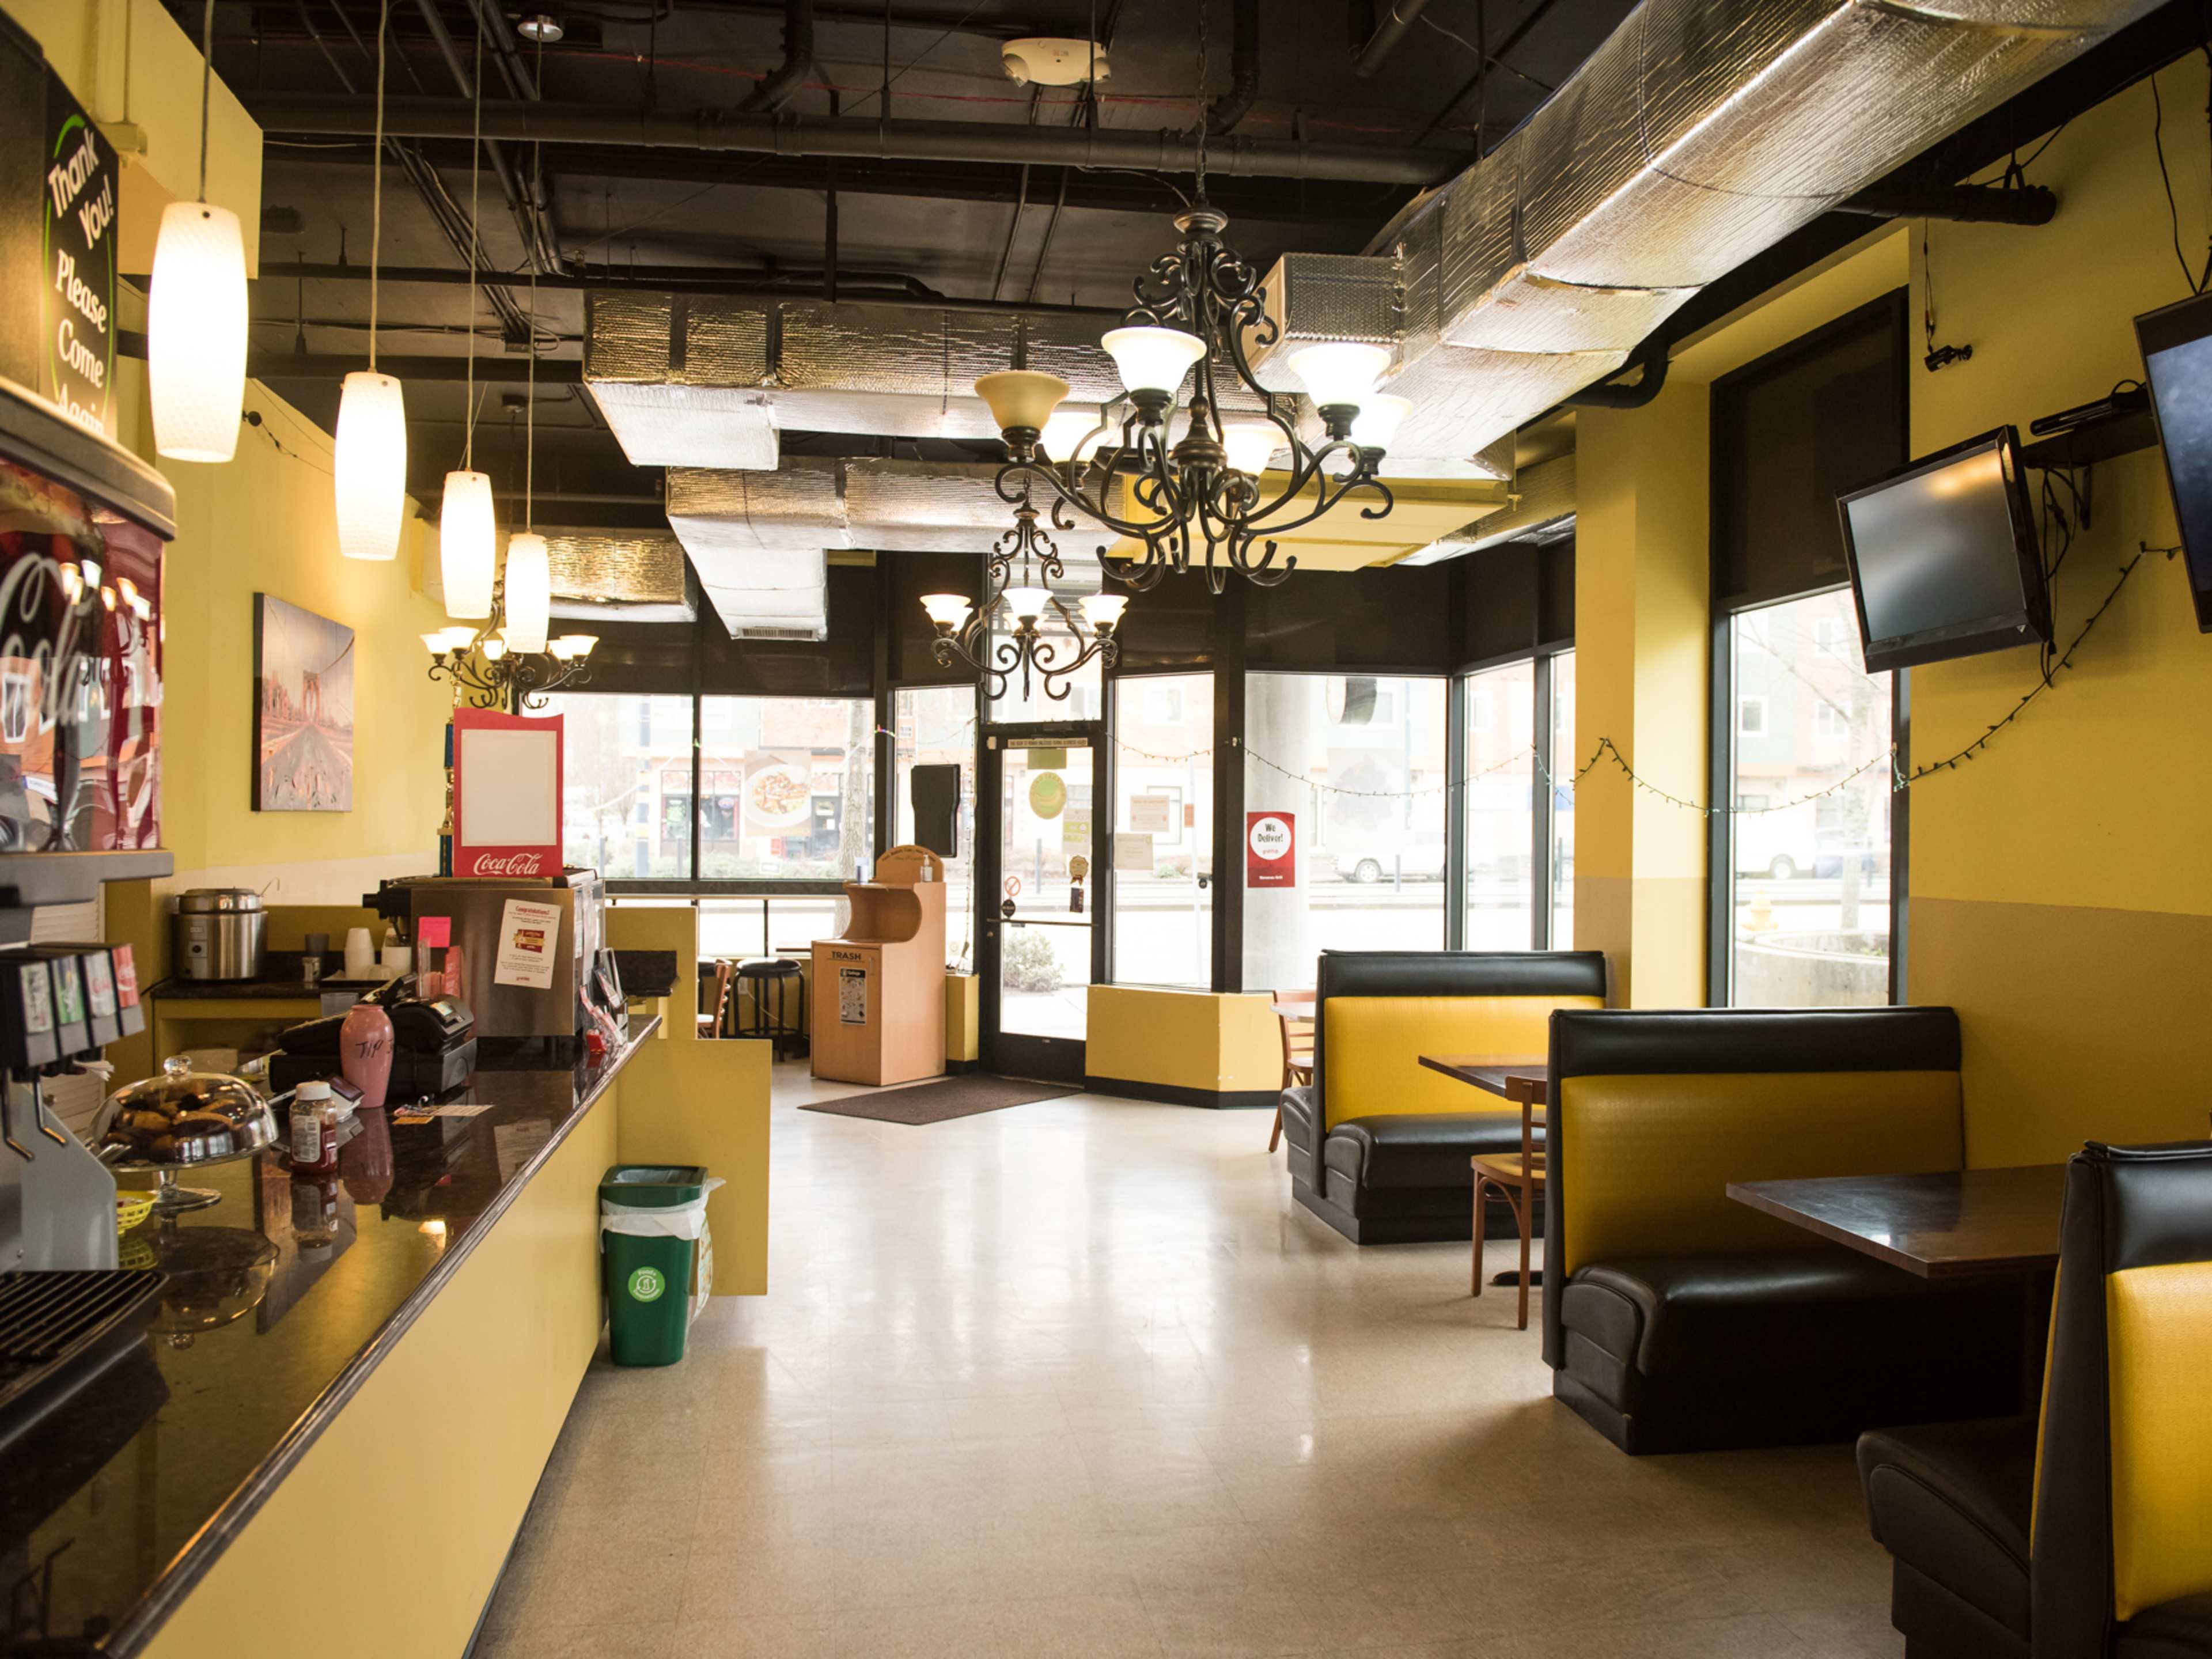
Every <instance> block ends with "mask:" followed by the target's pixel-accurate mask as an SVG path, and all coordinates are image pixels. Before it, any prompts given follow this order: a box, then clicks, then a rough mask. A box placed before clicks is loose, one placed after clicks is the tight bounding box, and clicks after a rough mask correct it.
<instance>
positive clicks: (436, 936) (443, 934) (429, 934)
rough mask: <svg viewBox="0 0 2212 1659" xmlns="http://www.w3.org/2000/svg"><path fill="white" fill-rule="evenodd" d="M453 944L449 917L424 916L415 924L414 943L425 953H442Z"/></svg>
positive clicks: (451, 923) (450, 918)
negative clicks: (425, 951)
mask: <svg viewBox="0 0 2212 1659" xmlns="http://www.w3.org/2000/svg"><path fill="white" fill-rule="evenodd" d="M415 943H416V944H417V945H421V946H422V948H423V949H424V950H427V951H442V950H444V949H445V948H446V947H447V945H451V944H452V943H453V918H452V917H451V916H425V917H423V918H422V921H418V922H416V924H415Z"/></svg>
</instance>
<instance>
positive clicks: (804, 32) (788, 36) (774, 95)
mask: <svg viewBox="0 0 2212 1659" xmlns="http://www.w3.org/2000/svg"><path fill="white" fill-rule="evenodd" d="M424 3H426V4H427V3H428V0H424ZM813 67H814V0H784V8H783V62H782V63H781V64H778V65H777V66H776V68H775V72H774V73H773V74H771V75H770V76H769V77H768V79H767V80H765V81H763V82H761V83H760V84H759V85H758V86H757V87H755V88H753V90H752V95H751V96H750V98H748V99H746V100H745V101H744V103H742V104H740V105H738V108H739V109H742V110H764V111H768V112H771V113H772V112H775V111H776V110H780V109H781V108H782V107H783V106H785V105H786V104H787V103H789V102H790V101H791V100H792V95H793V94H794V93H796V92H797V91H798V90H799V87H800V85H801V84H802V83H804V82H805V79H806V72H807V71H808V70H811V69H812V68H813Z"/></svg>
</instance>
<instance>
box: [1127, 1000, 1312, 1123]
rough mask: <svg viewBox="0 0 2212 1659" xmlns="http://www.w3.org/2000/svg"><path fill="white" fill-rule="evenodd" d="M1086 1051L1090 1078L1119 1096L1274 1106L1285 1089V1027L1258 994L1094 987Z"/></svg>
mask: <svg viewBox="0 0 2212 1659" xmlns="http://www.w3.org/2000/svg"><path fill="white" fill-rule="evenodd" d="M1084 1068H1085V1074H1086V1077H1087V1079H1088V1080H1089V1082H1090V1083H1091V1085H1092V1086H1093V1087H1095V1088H1099V1089H1102V1090H1103V1091H1105V1092H1108V1093H1112V1094H1133V1095H1135V1096H1138V1097H1140V1098H1146V1099H1156V1100H1164V1101H1168V1102H1170V1103H1175V1104H1178V1105H1191V1106H1199V1105H1203V1106H1273V1104H1274V1103H1275V1097H1276V1096H1277V1095H1278V1094H1279V1093H1280V1092H1281V1090H1282V1083H1283V1042H1282V1035H1281V1030H1280V1027H1279V1024H1277V1022H1276V1018H1275V1016H1274V1014H1273V1012H1271V1011H1270V1008H1269V1006H1268V1000H1267V997H1266V996H1265V995H1263V994H1256V993H1255V994H1221V993H1217V992H1212V991H1164V990H1152V989H1149V988H1146V987H1138V986H1131V985H1094V986H1092V987H1091V995H1090V1036H1089V1039H1088V1045H1087V1047H1086V1048H1085V1060H1084ZM1112 1085H1122V1086H1120V1087H1115V1086H1112Z"/></svg>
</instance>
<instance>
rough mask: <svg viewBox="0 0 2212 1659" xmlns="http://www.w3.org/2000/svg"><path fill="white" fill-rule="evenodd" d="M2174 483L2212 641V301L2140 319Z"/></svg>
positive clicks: (2184, 545) (2200, 617)
mask: <svg viewBox="0 0 2212 1659" xmlns="http://www.w3.org/2000/svg"><path fill="white" fill-rule="evenodd" d="M2136 344H2137V345H2139V346H2141V347H2142V357H2143V374H2144V375H2145V377H2146V378H2147V379H2148V380H2149V382H2150V406H2151V413H2152V416H2153V417H2154V419H2155V420H2156V421H2157V422H2158V441H2159V445H2160V447H2161V448H2162V449H2164V450H2165V451H2166V483H2168V484H2169V485H2171V486H2172V490H2173V516H2174V518H2175V519H2176V520H2178V521H2179V524H2180V526H2181V551H2182V556H2183V557H2184V558H2185V559H2186V560H2187V561H2188V563H2189V585H2190V586H2191V588H2192V589H2194V590H2195V592H2196V595H2197V627H2198V628H2199V629H2203V631H2204V632H2206V633H2208V634H2212V294H2205V295H2198V296H2197V297H2196V298H2194V299H2189V300H2184V301H2182V302H2181V303H2180V304H2179V305H2174V306H2167V307H2165V308H2164V309H2162V310H2159V311H2153V312H2148V313H2145V314H2144V315H2142V316H2141V317H2138V318H2136Z"/></svg>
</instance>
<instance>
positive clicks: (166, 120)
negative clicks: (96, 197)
mask: <svg viewBox="0 0 2212 1659" xmlns="http://www.w3.org/2000/svg"><path fill="white" fill-rule="evenodd" d="M7 11H8V15H9V16H10V17H12V18H14V19H15V21H17V22H18V23H20V24H21V25H22V26H23V27H24V28H26V29H27V30H28V31H30V33H31V34H32V36H33V38H34V39H35V40H37V41H38V43H39V46H40V50H41V51H43V52H45V53H46V62H47V63H49V64H52V66H53V70H54V73H55V74H57V75H58V76H61V78H62V79H63V81H64V82H66V83H67V85H68V87H69V89H70V91H71V92H73V93H75V94H76V100H77V102H79V103H80V104H82V105H83V106H84V107H85V110H86V112H87V113H88V114H89V115H90V116H91V117H92V118H93V119H94V121H96V122H98V123H99V125H100V130H101V131H103V132H104V133H105V134H106V137H107V139H108V142H109V143H112V144H113V145H114V146H115V148H116V150H117V153H118V155H121V157H122V159H123V181H122V202H121V204H120V205H121V208H122V212H121V216H120V220H119V222H118V243H117V247H118V252H120V254H121V255H122V259H123V264H122V266H121V269H122V270H123V271H124V272H125V274H127V275H131V276H137V275H141V274H143V273H144V272H146V271H148V270H151V269H152V268H153V262H154V237H155V232H156V231H157V230H158V229H159V228H160V225H161V210H162V209H163V208H164V207H166V206H167V205H168V204H170V203H171V202H173V201H185V200H190V199H191V198H192V197H196V196H197V195H198V194H199V164H200V49H199V37H198V34H197V32H195V33H191V34H189V35H188V34H186V33H185V31H184V30H182V29H180V28H179V27H177V25H176V23H175V22H174V21H173V20H172V19H171V18H170V16H169V14H168V12H167V10H165V9H163V7H162V5H161V0H7ZM193 15H194V17H195V18H197V15H198V9H197V8H194V9H193ZM207 199H208V200H209V201H210V202H213V203H214V204H216V205H217V206H218V207H227V208H228V209H229V210H231V211H232V212H234V213H235V214H236V215H238V222H239V231H240V235H241V236H242V237H243V238H244V240H245V242H246V270H247V272H248V273H249V274H251V273H252V272H254V271H256V270H258V269H259V265H258V255H259V252H260V246H261V129H260V128H259V127H258V126H256V125H254V123H253V120H252V117H250V116H248V115H247V114H246V108H245V106H243V105H242V104H240V102H239V101H238V100H237V99H236V98H235V97H234V96H232V94H231V91H230V88H228V87H226V86H225V85H223V83H222V81H221V80H216V81H215V82H213V85H212V88H211V90H210V96H209V100H208V181H207Z"/></svg>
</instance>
